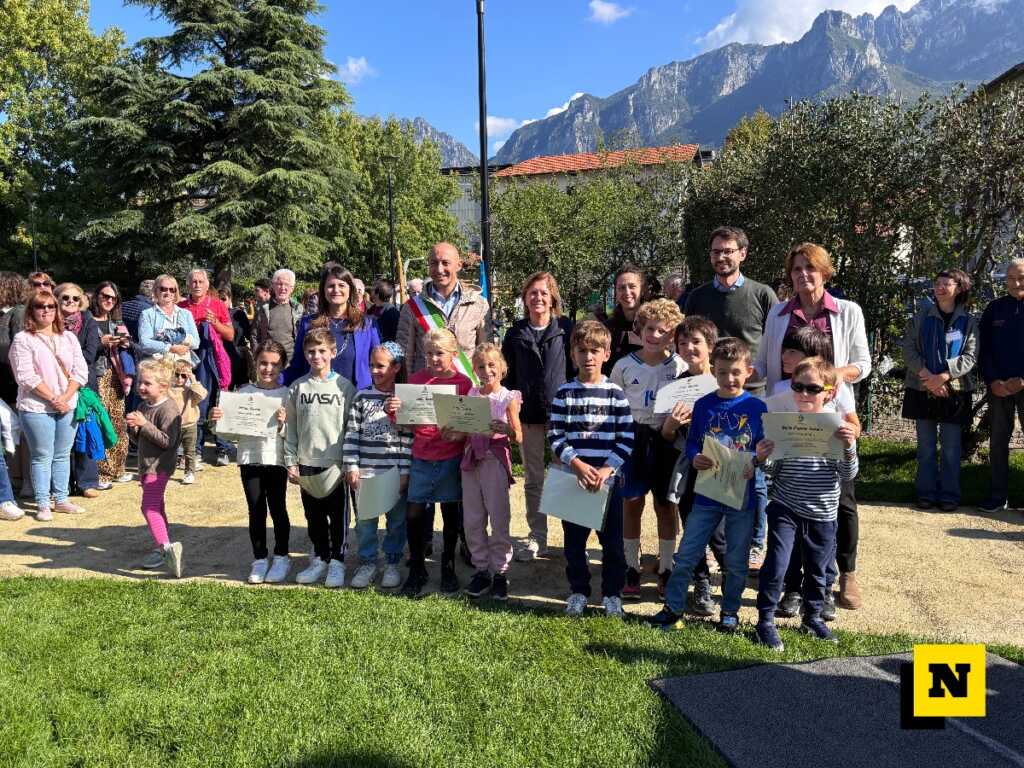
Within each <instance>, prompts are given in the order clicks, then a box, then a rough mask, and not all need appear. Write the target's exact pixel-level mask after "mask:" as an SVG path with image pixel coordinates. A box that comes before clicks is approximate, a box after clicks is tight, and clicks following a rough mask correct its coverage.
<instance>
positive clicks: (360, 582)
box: [332, 561, 377, 589]
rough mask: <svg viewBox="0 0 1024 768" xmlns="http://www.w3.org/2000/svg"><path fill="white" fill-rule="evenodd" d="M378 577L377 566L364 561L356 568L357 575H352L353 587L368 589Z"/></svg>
mask: <svg viewBox="0 0 1024 768" xmlns="http://www.w3.org/2000/svg"><path fill="white" fill-rule="evenodd" d="M332 562H335V561H332ZM376 578H377V566H376V565H374V564H373V563H363V564H362V565H360V566H359V567H358V568H357V569H356V575H355V576H353V577H352V584H351V586H352V589H366V588H367V587H368V586H370V585H371V584H372V583H373V580H374V579H376Z"/></svg>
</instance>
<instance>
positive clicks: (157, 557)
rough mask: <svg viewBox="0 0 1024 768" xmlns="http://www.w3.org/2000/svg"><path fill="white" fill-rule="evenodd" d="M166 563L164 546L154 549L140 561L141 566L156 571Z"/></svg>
mask: <svg viewBox="0 0 1024 768" xmlns="http://www.w3.org/2000/svg"><path fill="white" fill-rule="evenodd" d="M164 564H165V560H164V550H163V548H162V547H161V548H158V549H154V550H153V551H152V552H150V553H149V554H148V555H146V557H145V558H144V559H143V560H142V562H141V563H139V567H140V568H142V569H143V570H146V571H155V570H158V569H160V568H163V567H164Z"/></svg>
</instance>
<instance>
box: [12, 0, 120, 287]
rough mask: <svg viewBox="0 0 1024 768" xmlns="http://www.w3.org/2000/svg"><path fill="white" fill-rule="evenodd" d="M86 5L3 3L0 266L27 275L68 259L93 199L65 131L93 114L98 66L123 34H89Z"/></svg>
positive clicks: (76, 0) (70, 0)
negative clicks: (90, 85) (88, 92)
mask: <svg viewBox="0 0 1024 768" xmlns="http://www.w3.org/2000/svg"><path fill="white" fill-rule="evenodd" d="M88 17H89V4H88V2H87V0H4V2H2V3H0V115H2V117H0V260H2V261H3V262H4V264H6V265H9V266H11V267H15V268H20V269H24V268H27V267H28V266H29V265H31V263H32V254H33V251H35V252H37V253H38V256H39V259H40V262H41V264H43V265H47V264H52V263H54V262H55V261H61V260H67V259H68V258H69V256H70V254H71V253H72V252H73V251H74V249H75V247H76V246H75V244H74V243H73V240H72V238H73V235H74V231H75V229H76V227H77V226H78V225H79V224H80V222H81V219H82V216H83V215H84V211H85V210H86V201H88V200H89V199H90V196H91V192H92V190H90V189H89V188H88V187H86V186H84V182H83V177H82V174H80V173H79V172H78V169H79V168H80V166H81V163H80V162H79V158H76V156H75V154H74V151H73V147H72V145H71V142H70V141H69V137H68V135H67V132H66V131H65V128H66V126H67V122H68V121H69V120H72V119H74V118H75V117H77V116H79V115H81V114H82V113H83V111H84V109H85V108H86V107H87V103H86V102H84V101H83V98H82V94H83V87H84V84H85V81H86V78H87V76H88V74H89V72H90V70H91V68H92V67H95V66H98V65H103V64H104V63H107V62H110V61H113V60H114V58H115V56H116V55H117V51H118V47H119V45H120V44H121V40H122V38H121V34H120V33H119V32H117V31H115V30H108V31H107V32H105V33H104V34H103V35H100V36H97V35H94V34H93V33H92V32H91V31H90V29H89V18H88Z"/></svg>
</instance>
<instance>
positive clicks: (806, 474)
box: [765, 445, 858, 522]
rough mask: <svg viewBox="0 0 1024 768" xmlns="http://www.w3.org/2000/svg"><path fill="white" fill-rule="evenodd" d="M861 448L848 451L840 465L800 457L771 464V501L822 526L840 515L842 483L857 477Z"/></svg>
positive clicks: (827, 460) (809, 457)
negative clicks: (858, 452)
mask: <svg viewBox="0 0 1024 768" xmlns="http://www.w3.org/2000/svg"><path fill="white" fill-rule="evenodd" d="M857 469H858V464H857V446H856V445H854V447H853V448H848V449H847V450H846V452H845V453H844V454H843V458H842V459H841V460H839V461H837V460H836V459H826V458H822V457H819V456H798V457H794V458H791V459H780V460H779V461H769V462H768V463H767V464H766V465H765V472H766V473H767V474H768V475H769V476H770V477H771V478H772V484H771V491H770V494H771V499H772V501H775V502H778V503H779V504H781V505H782V506H784V507H787V508H789V509H790V510H792V512H793V513H794V514H796V515H799V516H800V517H805V518H807V519H809V520H817V521H819V522H829V521H831V520H835V519H836V518H837V516H838V514H839V483H840V482H845V481H848V480H853V478H855V477H856V476H857Z"/></svg>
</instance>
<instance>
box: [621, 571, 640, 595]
mask: <svg viewBox="0 0 1024 768" xmlns="http://www.w3.org/2000/svg"><path fill="white" fill-rule="evenodd" d="M622 599H623V600H639V599H640V571H638V570H637V569H636V568H627V569H626V586H624V587H623V588H622Z"/></svg>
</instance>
